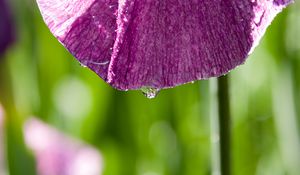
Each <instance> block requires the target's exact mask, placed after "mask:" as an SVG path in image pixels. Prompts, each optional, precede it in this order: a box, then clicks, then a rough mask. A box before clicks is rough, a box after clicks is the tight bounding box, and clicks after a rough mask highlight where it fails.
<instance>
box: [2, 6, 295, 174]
mask: <svg viewBox="0 0 300 175" xmlns="http://www.w3.org/2000/svg"><path fill="white" fill-rule="evenodd" d="M10 2H11V6H12V11H13V15H14V19H15V26H16V30H17V41H16V42H15V44H14V45H13V46H12V47H11V48H10V49H9V50H8V51H7V52H6V54H5V56H4V58H3V59H2V60H0V77H1V78H0V101H1V103H2V105H3V106H4V108H5V110H6V113H7V117H6V127H5V138H6V139H5V145H6V147H5V148H6V151H5V152H6V159H7V162H8V165H9V166H8V169H9V172H10V174H11V175H25V174H26V175H27V174H29V175H31V174H32V175H33V174H35V163H34V162H35V160H34V157H33V155H32V153H31V152H30V151H29V150H28V149H27V148H26V146H25V145H24V141H23V134H22V125H23V122H24V121H25V120H26V119H28V118H29V117H32V116H35V117H39V118H41V119H42V120H43V121H45V122H47V123H49V124H50V125H52V126H54V127H56V128H58V129H59V130H61V131H62V132H64V133H66V134H68V135H70V136H72V137H75V138H78V139H81V140H83V141H84V142H86V143H88V144H90V145H92V146H94V147H95V148H97V149H99V151H100V152H101V153H102V155H103V157H104V172H103V174H104V175H202V174H203V175H205V174H211V146H212V145H211V139H212V138H211V130H210V125H211V124H210V110H211V107H210V100H211V98H212V97H211V95H210V82H209V81H196V82H195V83H193V84H186V85H182V86H179V87H176V88H173V89H168V90H162V91H161V92H160V93H159V94H158V96H157V97H156V98H155V99H151V100H149V99H147V98H145V97H144V96H143V94H142V92H140V91H128V92H120V91H117V90H114V89H113V88H111V87H110V86H109V85H107V84H106V83H105V82H104V81H103V80H101V79H100V78H98V76H97V75H96V74H95V73H93V72H92V71H90V70H89V69H87V68H84V67H81V66H80V64H79V63H78V62H77V61H76V60H75V59H74V58H73V57H72V55H70V54H69V53H68V52H67V51H66V50H65V49H64V48H63V46H62V45H61V44H60V43H59V42H58V41H57V40H56V39H55V38H54V37H53V36H52V34H51V33H50V32H49V30H48V28H47V27H46V25H45V24H44V23H43V20H42V18H41V15H40V13H39V11H38V8H37V6H36V4H35V2H34V1H32V0H11V1H10ZM299 32H300V4H299V2H296V3H294V4H292V5H291V6H290V7H289V8H287V9H285V10H284V12H283V13H281V14H280V15H278V16H277V17H276V19H275V20H274V22H273V23H272V25H271V26H270V27H269V28H268V30H267V33H266V35H265V36H264V38H263V39H262V41H261V43H260V45H259V46H258V47H257V48H256V49H255V51H254V52H253V54H252V55H251V56H250V57H249V58H248V60H247V61H246V63H245V64H244V65H242V66H239V67H238V68H236V69H235V70H233V71H231V72H230V74H229V77H230V107H231V112H232V147H231V151H232V168H233V174H235V175H254V174H257V175H281V174H282V175H298V174H300V141H299V140H300V130H299V126H300V76H299V75H300V34H299Z"/></svg>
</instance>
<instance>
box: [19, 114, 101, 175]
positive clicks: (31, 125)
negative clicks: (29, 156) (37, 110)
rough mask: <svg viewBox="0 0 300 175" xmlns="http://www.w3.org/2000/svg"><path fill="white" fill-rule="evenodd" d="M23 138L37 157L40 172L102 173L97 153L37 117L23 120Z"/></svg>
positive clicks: (49, 174) (65, 174) (47, 174)
mask: <svg viewBox="0 0 300 175" xmlns="http://www.w3.org/2000/svg"><path fill="white" fill-rule="evenodd" d="M24 133H25V141H26V144H27V146H28V147H29V148H31V149H32V150H33V152H34V154H35V157H36V159H37V168H38V174H39V175H54V174H59V175H101V174H102V166H103V163H102V157H101V155H100V153H99V152H98V151H97V150H96V149H94V148H92V147H90V146H88V145H85V144H83V143H81V142H79V141H78V140H74V139H72V138H70V137H68V136H65V135H63V134H62V133H60V132H59V131H57V130H55V129H54V128H51V127H50V126H48V125H46V124H44V123H42V122H41V121H39V120H37V119H31V120H28V121H27V122H26V126H25V129H24Z"/></svg>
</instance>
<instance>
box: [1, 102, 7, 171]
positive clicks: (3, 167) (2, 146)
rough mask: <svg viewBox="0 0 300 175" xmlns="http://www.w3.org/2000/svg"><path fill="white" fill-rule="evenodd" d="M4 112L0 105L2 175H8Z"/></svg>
mask: <svg viewBox="0 0 300 175" xmlns="http://www.w3.org/2000/svg"><path fill="white" fill-rule="evenodd" d="M3 125H4V110H3V108H2V106H1V104H0V174H7V170H6V166H5V163H6V162H5V154H4V144H3V143H4V136H3V132H4V128H3Z"/></svg>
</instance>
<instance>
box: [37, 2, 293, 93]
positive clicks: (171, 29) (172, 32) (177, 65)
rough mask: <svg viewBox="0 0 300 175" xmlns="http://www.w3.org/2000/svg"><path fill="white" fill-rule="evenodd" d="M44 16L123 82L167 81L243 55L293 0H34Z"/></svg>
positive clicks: (92, 63) (198, 74)
mask: <svg viewBox="0 0 300 175" xmlns="http://www.w3.org/2000/svg"><path fill="white" fill-rule="evenodd" d="M37 1H38V4H39V7H40V10H41V12H42V15H43V17H44V20H45V22H46V24H47V25H48V26H49V28H50V30H51V31H52V33H53V34H54V35H55V36H56V37H57V38H58V39H59V40H60V42H62V44H63V45H64V46H65V47H66V48H67V49H68V50H69V51H70V52H71V53H72V54H73V55H74V56H75V57H76V58H77V59H78V60H79V61H80V62H81V63H82V64H84V65H86V66H88V67H89V68H91V69H92V70H93V71H95V72H96V73H97V74H98V75H99V76H100V77H102V78H103V79H104V80H105V81H107V82H108V83H109V84H111V85H112V86H113V87H115V88H117V89H120V90H127V89H140V88H143V87H150V88H157V89H162V88H169V87H174V86H177V85H180V84H184V83H187V82H191V81H194V80H200V79H207V78H210V77H217V76H221V75H223V74H226V73H227V72H228V71H230V70H232V69H233V68H235V67H236V66H238V65H241V64H243V63H244V62H245V59H246V57H247V56H248V55H249V54H250V53H251V52H252V51H253V49H254V48H255V46H257V44H258V42H259V40H260V39H261V37H262V35H263V34H264V32H265V30H266V28H267V27H268V25H270V23H271V21H272V20H273V19H274V17H275V16H276V14H278V13H279V12H280V11H281V10H282V9H283V8H284V7H285V6H286V5H288V4H289V3H290V2H291V0H186V1H174V0H86V1H82V0H71V1H67V0H37Z"/></svg>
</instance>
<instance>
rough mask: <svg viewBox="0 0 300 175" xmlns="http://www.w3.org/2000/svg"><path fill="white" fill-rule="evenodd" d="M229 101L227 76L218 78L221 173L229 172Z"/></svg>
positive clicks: (227, 173) (224, 174)
mask: <svg viewBox="0 0 300 175" xmlns="http://www.w3.org/2000/svg"><path fill="white" fill-rule="evenodd" d="M229 103H230V101H229V85H228V76H222V77H220V78H218V106H219V127H220V134H219V135H220V156H221V157H220V163H221V174H222V175H230V174H231V155H230V141H231V136H230V128H231V119H230V104H229Z"/></svg>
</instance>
